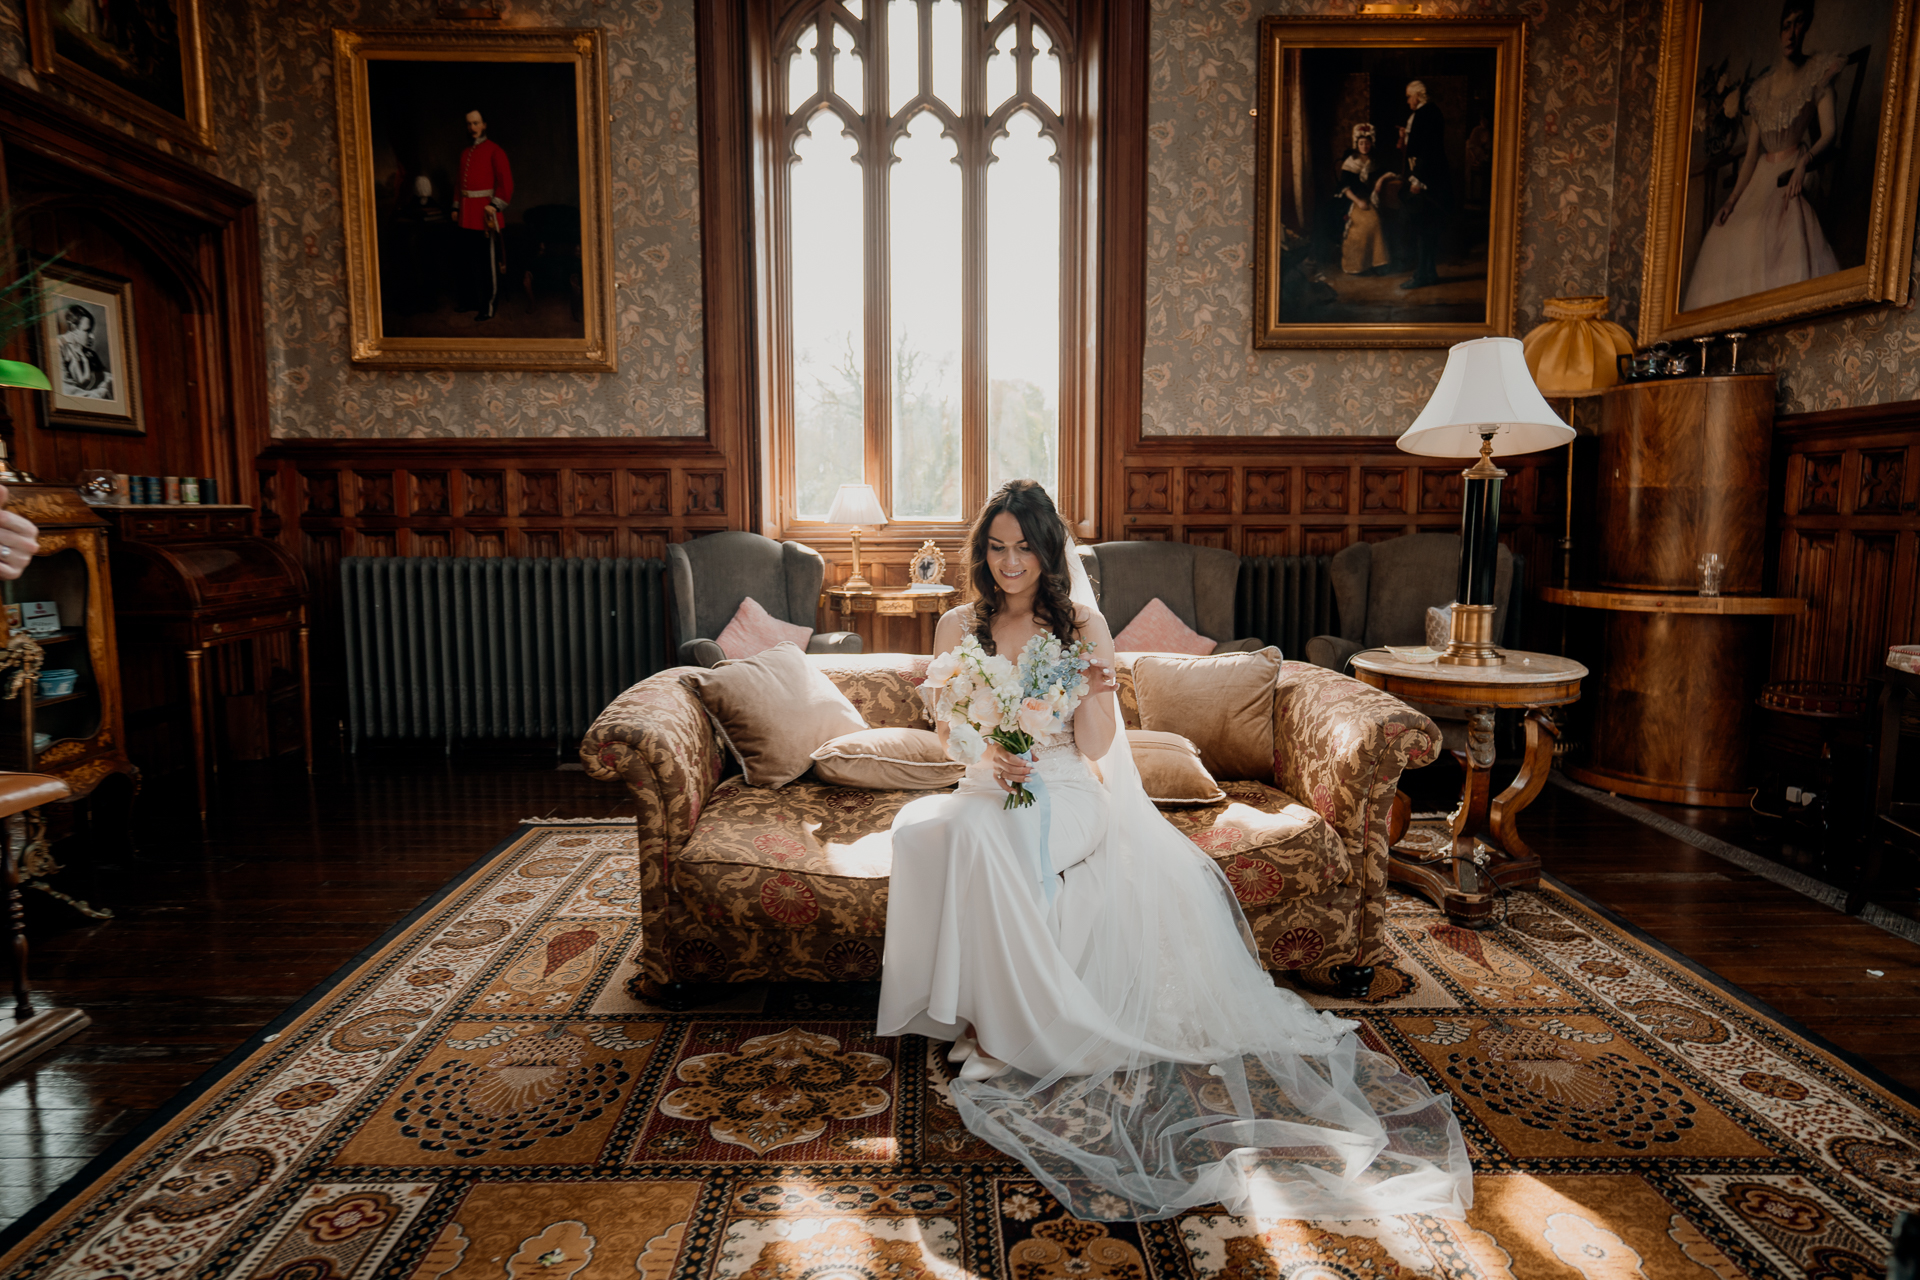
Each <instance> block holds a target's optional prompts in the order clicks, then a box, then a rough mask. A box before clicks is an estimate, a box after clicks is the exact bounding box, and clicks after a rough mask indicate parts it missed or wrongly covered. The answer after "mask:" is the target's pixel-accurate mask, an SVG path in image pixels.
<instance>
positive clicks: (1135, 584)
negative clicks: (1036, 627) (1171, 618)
mask: <svg viewBox="0 0 1920 1280" xmlns="http://www.w3.org/2000/svg"><path fill="white" fill-rule="evenodd" d="M1080 554H1081V555H1082V556H1083V557H1084V558H1085V562H1086V566H1087V577H1088V578H1090V579H1091V580H1092V582H1093V594H1094V598H1095V599H1096V600H1098V601H1099V603H1100V612H1101V613H1102V614H1103V615H1105V617H1106V619H1107V626H1108V627H1110V628H1111V629H1112V631H1113V634H1114V635H1116V636H1117V635H1119V634H1120V633H1121V632H1122V631H1124V630H1126V627H1127V624H1128V623H1129V622H1132V621H1133V619H1134V615H1135V614H1137V613H1139V612H1140V611H1141V610H1142V609H1144V608H1146V607H1147V604H1148V602H1150V601H1151V600H1152V599H1153V598H1154V597H1155V596H1158V597H1160V600H1161V602H1162V603H1164V604H1165V605H1166V606H1167V608H1169V609H1171V610H1173V612H1174V614H1175V616H1177V617H1178V618H1179V619H1180V621H1182V622H1184V623H1186V624H1187V625H1188V626H1190V627H1192V628H1193V629H1194V630H1195V631H1198V632H1199V633H1200V634H1201V635H1203V636H1205V637H1207V638H1208V639H1209V640H1214V641H1216V642H1217V643H1218V647H1217V648H1215V650H1214V652H1215V653H1237V652H1246V653H1250V652H1252V651H1253V650H1255V649H1260V648H1264V647H1265V644H1266V642H1265V641H1263V640H1260V639H1257V638H1253V637H1248V638H1245V639H1239V640H1229V639H1226V638H1225V637H1227V636H1231V635H1232V634H1233V601H1234V593H1235V591H1236V590H1237V589H1238V587H1239V582H1240V557H1239V556H1237V555H1235V554H1233V552H1231V551H1221V550H1218V549H1217V548H1214V547H1196V546H1193V545H1191V544H1189V543H1185V542H1101V543H1097V544H1095V545H1093V546H1090V547H1086V546H1083V547H1081V548H1080Z"/></svg>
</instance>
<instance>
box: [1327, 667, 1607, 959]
mask: <svg viewBox="0 0 1920 1280" xmlns="http://www.w3.org/2000/svg"><path fill="white" fill-rule="evenodd" d="M1502 652H1504V653H1505V654H1506V658H1507V660H1506V662H1505V664H1504V665H1501V666H1498V667H1454V666H1442V665H1440V664H1439V663H1430V662H1402V661H1400V660H1399V659H1397V658H1395V657H1394V656H1393V655H1392V654H1390V653H1388V652H1387V651H1386V650H1385V649H1367V650H1363V651H1362V652H1360V653H1357V654H1355V655H1354V656H1353V673H1354V675H1355V676H1356V677H1358V678H1359V679H1360V680H1361V681H1362V682H1364V683H1366V684H1370V685H1372V686H1373V687H1374V688H1376V689H1381V690H1384V691H1385V692H1387V693H1390V694H1392V695H1393V696H1394V697H1396V698H1401V699H1404V700H1405V701H1407V702H1424V703H1429V704H1435V705H1439V706H1443V707H1464V708H1466V709H1467V711H1468V714H1469V720H1468V725H1467V749H1466V750H1465V751H1464V752H1455V753H1454V754H1455V756H1456V757H1457V758H1458V759H1459V761H1460V764H1461V766H1462V767H1463V768H1464V769H1465V770H1466V773H1467V780H1466V784H1465V785H1464V786H1463V787H1462V788H1461V792H1460V804H1459V807H1458V808H1456V809H1455V810H1454V811H1453V814H1452V816H1451V817H1450V818H1449V820H1448V825H1449V827H1450V828H1451V829H1452V832H1453V842H1452V844H1451V845H1450V846H1448V845H1443V846H1442V847H1441V848H1439V849H1434V850H1415V849H1394V850H1392V851H1391V853H1390V854H1389V860H1388V872H1387V877H1388V880H1389V881H1390V882H1391V883H1393V884H1396V885H1399V886H1401V887H1403V888H1406V889H1410V890H1412V891H1413V892H1415V893H1418V894H1420V895H1421V896H1422V897H1425V898H1426V899H1428V900H1429V901H1431V902H1432V903H1433V904H1434V905H1435V906H1437V907H1439V908H1440V909H1441V910H1442V911H1445V912H1446V913H1447V918H1448V919H1449V920H1451V921H1452V922H1453V923H1455V924H1457V925H1462V926H1464V927H1466V928H1469V929H1483V928H1486V927H1487V926H1488V925H1490V924H1492V923H1493V901H1494V895H1495V894H1496V893H1497V892H1498V891H1499V890H1501V889H1505V888H1511V887H1516V886H1518V887H1522V888H1530V887H1532V886H1533V885H1537V884H1539V883H1540V855H1539V854H1537V853H1535V852H1534V851H1533V850H1532V849H1531V848H1530V847H1528V845H1527V842H1526V841H1525V840H1522V839H1521V838H1520V827H1519V821H1520V814H1521V813H1522V812H1523V811H1524V810H1525V809H1526V807H1527V806H1528V805H1530V804H1532V803H1533V802H1534V799H1535V798H1536V797H1537V796H1538V795H1539V794H1540V789H1541V788H1542V787H1544V786H1546V785H1547V774H1548V772H1549V771H1550V770H1551V769H1552V768H1553V743H1554V739H1556V738H1558V737H1559V736H1560V731H1559V730H1558V729H1557V728H1555V727H1554V724H1553V722H1552V721H1551V720H1550V719H1548V717H1547V715H1546V711H1545V708H1547V707H1559V706H1565V705H1566V704H1568V703H1570V702H1575V701H1578V700H1579V697H1580V681H1581V680H1582V679H1583V678H1585V676H1586V674H1587V669H1586V668H1585V667H1583V666H1581V665H1580V664H1579V663H1577V662H1575V661H1573V660H1572V659H1570V658H1561V657H1556V656H1555V655H1553V654H1550V653H1528V652H1525V651H1523V650H1519V649H1506V650H1502ZM1502 707H1515V708H1524V709H1525V710H1526V713H1527V714H1526V734H1527V747H1526V755H1525V757H1524V758H1523V759H1522V761H1521V764H1520V772H1519V774H1518V775H1517V776H1515V778H1514V780H1513V785H1511V786H1509V787H1508V788H1507V789H1506V790H1505V791H1502V792H1501V793H1500V794H1499V795H1497V796H1495V795H1492V794H1491V792H1492V787H1491V786H1490V785H1489V779H1490V777H1491V774H1492V770H1493V713H1494V712H1495V711H1496V710H1498V709H1499V708H1502Z"/></svg>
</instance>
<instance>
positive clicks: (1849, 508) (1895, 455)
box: [1772, 401, 1920, 681]
mask: <svg viewBox="0 0 1920 1280" xmlns="http://www.w3.org/2000/svg"><path fill="white" fill-rule="evenodd" d="M1774 477H1775V484H1774V489H1775V494H1774V511H1775V521H1776V523H1777V526H1778V529H1777V532H1778V540H1777V542H1776V543H1775V545H1776V546H1777V547H1778V557H1779V563H1778V566H1777V570H1776V579H1777V582H1778V590H1779V592H1780V594H1782V595H1793V596H1799V597H1800V598H1802V599H1804V600H1805V601H1806V602H1807V612H1806V613H1805V614H1804V615H1803V616H1801V617H1797V618H1789V619H1787V620H1785V621H1783V622H1782V624H1781V626H1780V631H1779V633H1778V635H1777V638H1776V642H1775V645H1774V653H1773V664H1772V676H1773V678H1774V679H1776V680H1836V681H1861V680H1864V679H1866V678H1868V677H1869V676H1871V675H1872V674H1874V673H1875V672H1877V671H1879V670H1881V669H1883V667H1884V664H1885V661H1886V653H1887V648H1888V647H1889V646H1890V645H1894V644H1908V643H1912V642H1913V641H1914V640H1915V639H1916V638H1920V402H1914V401H1908V402H1905V403H1901V404H1891V405H1878V406H1874V407H1872V408H1869V409H1850V410H1843V411H1837V412H1829V413H1814V414H1800V415H1795V416H1793V417H1787V418H1781V419H1780V420H1779V421H1778V423H1777V424H1776V428H1775V432H1774Z"/></svg>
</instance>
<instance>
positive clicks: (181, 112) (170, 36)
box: [25, 0, 215, 152]
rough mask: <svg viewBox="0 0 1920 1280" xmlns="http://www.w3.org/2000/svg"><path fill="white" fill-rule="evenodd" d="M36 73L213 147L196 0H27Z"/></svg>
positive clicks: (207, 148)
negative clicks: (152, 1)
mask: <svg viewBox="0 0 1920 1280" xmlns="http://www.w3.org/2000/svg"><path fill="white" fill-rule="evenodd" d="M25 10H26V14H25V16H26V26H27V43H28V45H29V47H30V52H31V55H32V58H33V71H34V74H35V75H39V76H45V77H47V78H48V79H50V80H52V81H54V82H55V83H58V84H61V85H63V86H65V87H66V88H68V89H71V90H72V91H73V92H74V93H76V94H78V95H80V96H81V97H84V98H88V99H90V100H92V101H94V102H97V103H99V104H100V105H101V106H103V107H105V108H107V109H108V110H109V111H112V112H114V113H115V114H116V115H120V116H124V117H125V118H126V119H128V120H131V121H133V122H134V123H136V124H142V125H145V126H146V127H147V128H149V129H152V130H153V131H154V132H156V133H162V134H165V135H166V136H168V137H170V138H175V139H177V140H179V141H181V142H184V143H186V144H187V145H188V146H190V147H193V148H195V149H196V150H200V151H209V152H210V151H213V150H214V149H215V148H214V133H213V112H212V108H211V106H210V103H211V100H212V94H211V92H210V90H209V88H208V85H207V34H206V25H205V22H204V20H203V14H202V9H201V0H173V2H172V3H170V4H164V5H142V4H137V3H134V0H94V2H93V3H91V4H87V5H75V4H66V3H62V0H25Z"/></svg>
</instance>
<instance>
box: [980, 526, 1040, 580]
mask: <svg viewBox="0 0 1920 1280" xmlns="http://www.w3.org/2000/svg"><path fill="white" fill-rule="evenodd" d="M987 568H989V569H991V570H992V571H993V581H994V585H996V586H998V587H999V588H1000V590H1001V591H1003V592H1005V593H1006V595H1007V596H1008V597H1009V598H1012V597H1014V596H1022V595H1027V594H1030V593H1031V592H1032V591H1033V590H1034V589H1035V588H1036V587H1038V586H1039V584H1040V557H1039V556H1038V555H1037V554H1035V553H1034V551H1033V549H1032V548H1031V547H1029V546H1028V545H1027V538H1026V535H1025V534H1024V533H1022V532H1021V531H1020V521H1019V519H1018V517H1016V516H1015V515H1014V514H1013V513H1012V512H1011V511H1002V512H1001V513H1000V514H999V515H997V516H995V517H994V518H993V523H992V524H990V525H988V526H987Z"/></svg>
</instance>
